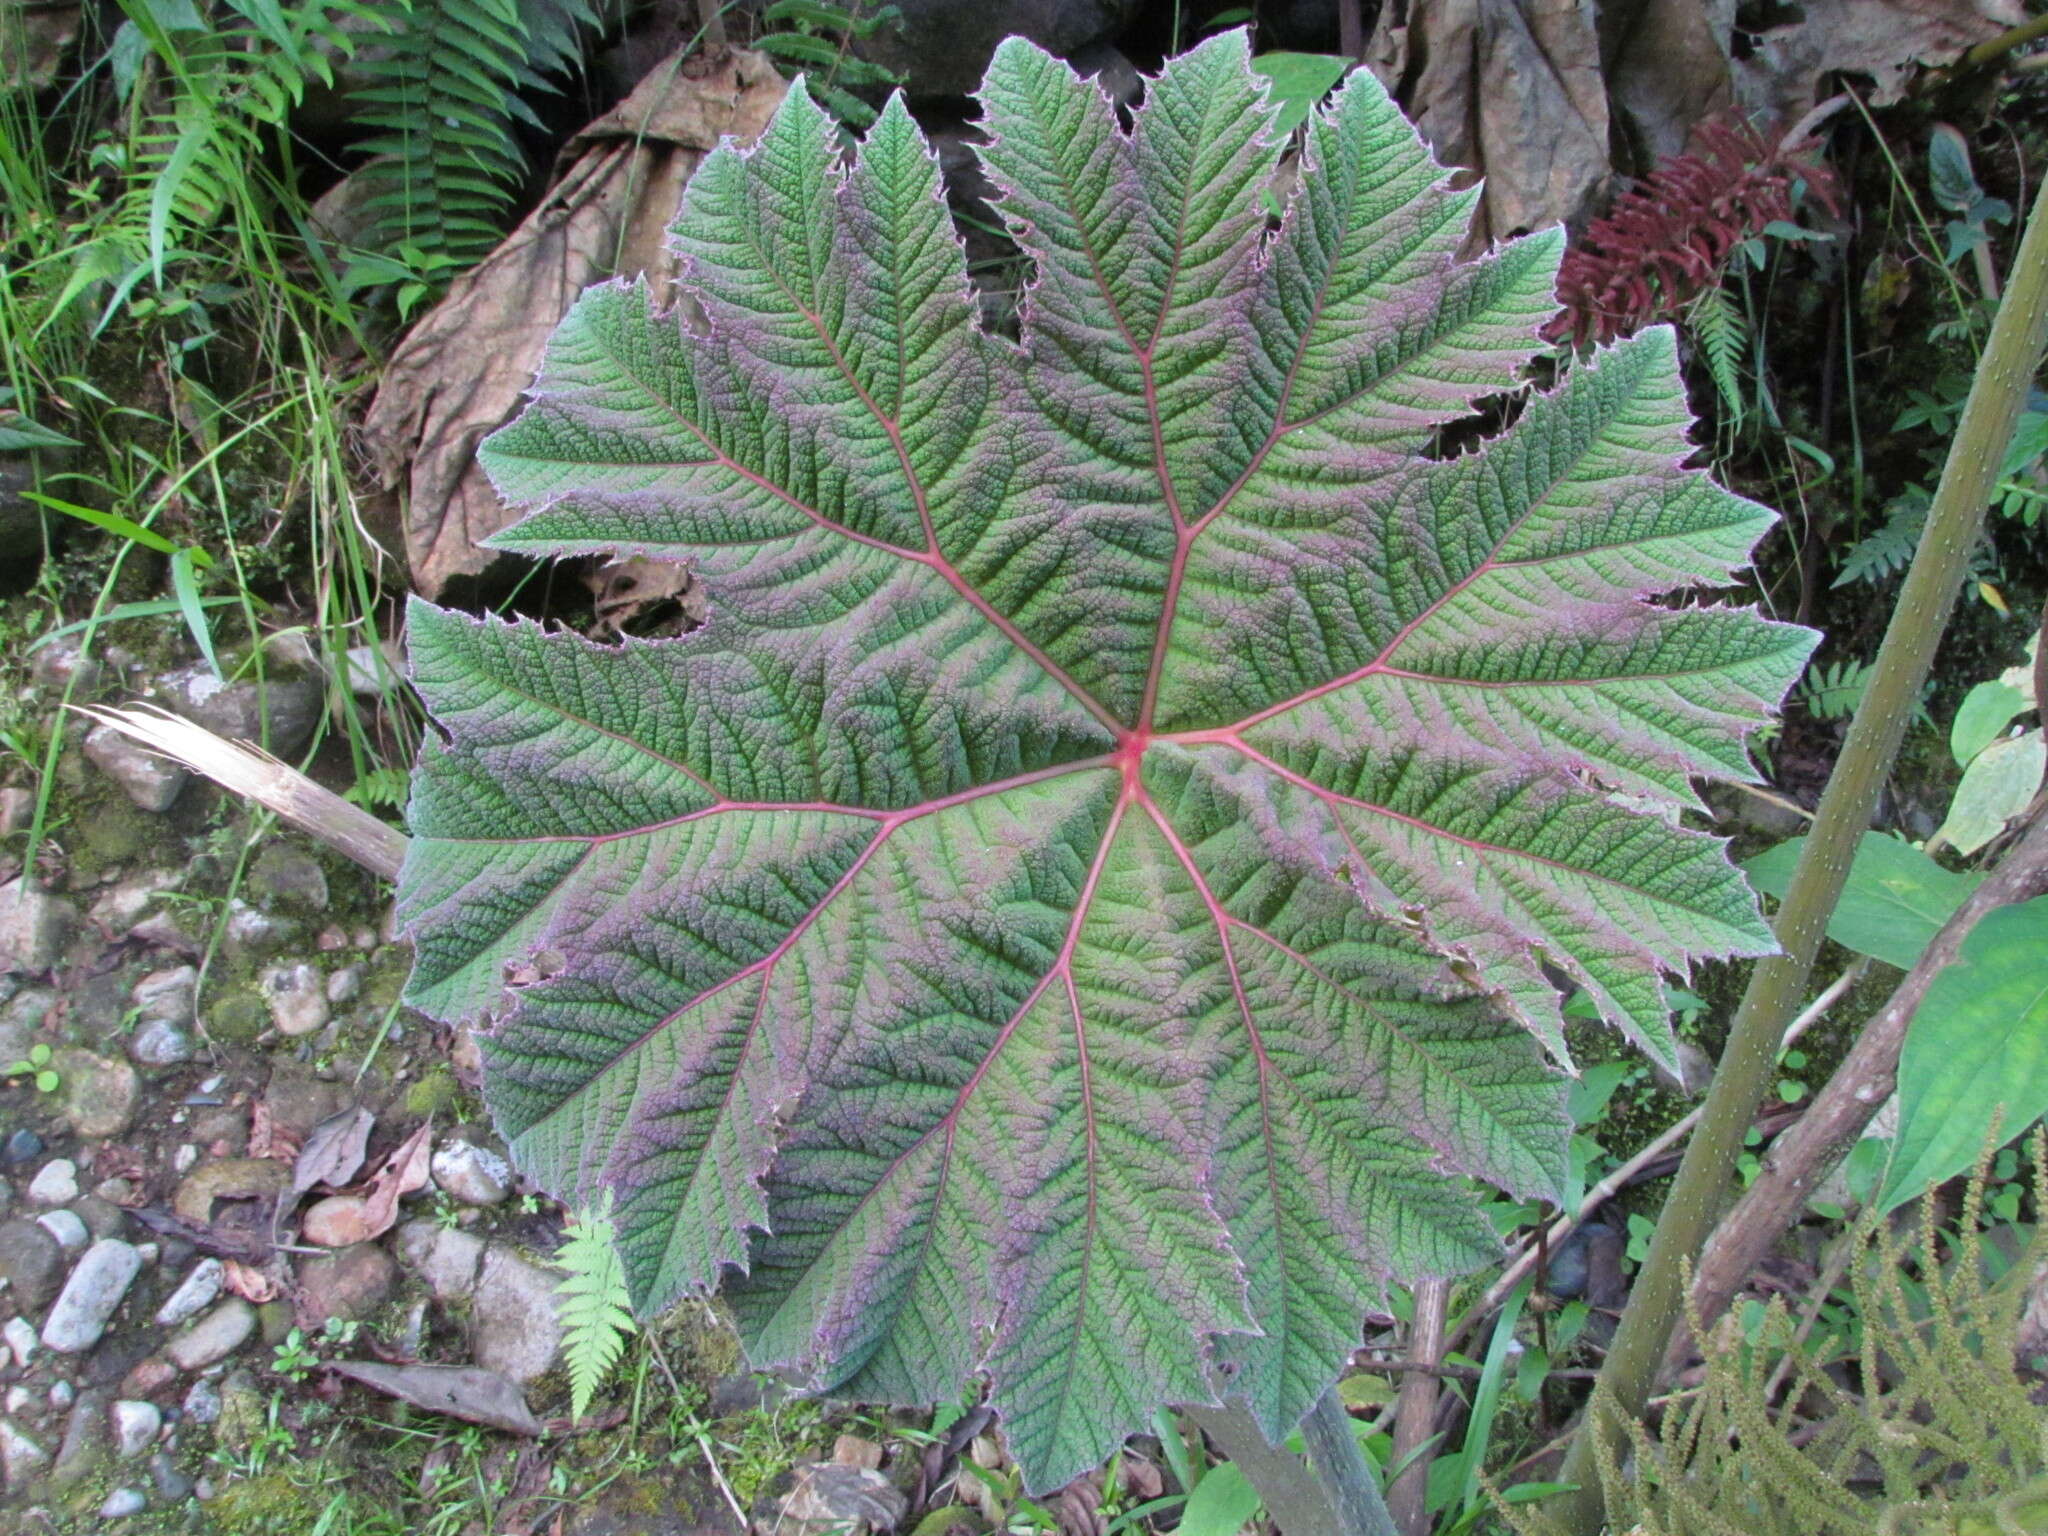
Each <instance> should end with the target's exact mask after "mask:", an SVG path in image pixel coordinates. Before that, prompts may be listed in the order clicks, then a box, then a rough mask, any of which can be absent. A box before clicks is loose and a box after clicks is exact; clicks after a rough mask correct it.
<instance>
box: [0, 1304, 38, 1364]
mask: <svg viewBox="0 0 2048 1536" xmlns="http://www.w3.org/2000/svg"><path fill="white" fill-rule="evenodd" d="M0 1338H4V1339H5V1340H6V1342H7V1348H8V1351H9V1352H10V1353H11V1354H12V1355H13V1356H14V1365H15V1369H17V1370H22V1371H25V1370H27V1369H28V1363H29V1361H30V1360H32V1359H33V1358H34V1357H35V1352H36V1330H35V1325H34V1324H33V1323H31V1322H30V1321H29V1320H28V1319H27V1318H25V1317H10V1318H9V1319H8V1320H7V1326H6V1328H5V1329H0Z"/></svg>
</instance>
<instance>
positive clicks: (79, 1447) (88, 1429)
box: [50, 1387, 114, 1488]
mask: <svg viewBox="0 0 2048 1536" xmlns="http://www.w3.org/2000/svg"><path fill="white" fill-rule="evenodd" d="M113 1396H114V1394H113V1392H112V1391H110V1390H109V1389H107V1388H105V1387H95V1388H92V1389H91V1390H89V1391H85V1392H81V1393H79V1394H78V1400H77V1401H76V1402H74V1403H73V1404H72V1405H71V1416H70V1418H68V1419H66V1420H65V1422H64V1440H63V1443H62V1444H60V1445H59V1446H58V1447H57V1459H56V1461H55V1462H53V1463H52V1464H51V1467H50V1481H51V1482H52V1483H53V1484H55V1485H56V1486H58V1487H60V1488H68V1487H70V1486H72V1485H73V1484H75V1483H80V1482H83V1481H84V1480H85V1479H86V1478H88V1477H90V1476H91V1475H92V1474H93V1473H94V1472H96V1471H97V1470H98V1469H99V1468H100V1467H101V1466H103V1465H104V1464H105V1463H106V1462H107V1461H109V1460H110V1459H112V1457H113V1454H114V1436H113V1432H112V1426H111V1425H110V1424H109V1423H108V1422H107V1407H108V1405H109V1403H110V1402H111V1401H112V1399H113Z"/></svg>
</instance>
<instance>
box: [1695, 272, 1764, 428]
mask: <svg viewBox="0 0 2048 1536" xmlns="http://www.w3.org/2000/svg"><path fill="white" fill-rule="evenodd" d="M1685 326H1686V329H1687V330H1688V331H1690V332H1691V333H1692V338H1693V340H1694V341H1695V342H1697V343H1698V344H1699V349H1700V353H1701V355H1702V356H1703V357H1705V358H1706V360H1707V372H1708V374H1709V375H1710V376H1711V377H1712V378H1713V381H1714V393H1715V394H1716V395H1718V396H1720V399H1721V410H1722V412H1723V414H1724V415H1725V416H1726V418H1727V421H1728V426H1729V429H1730V430H1731V431H1734V432H1740V431H1741V430H1742V421H1743V416H1744V408H1743V399H1742V359H1743V356H1744V354H1746V353H1747V352H1748V351H1749V343H1750V336H1749V319H1748V317H1747V316H1745V315H1744V314H1743V312H1742V311H1741V310H1740V309H1738V308H1737V307H1736V305H1735V302H1734V300H1732V299H1730V298H1729V297H1728V290H1727V289H1725V288H1709V289H1707V290H1706V292H1704V293H1702V294H1701V295H1700V296H1699V297H1698V298H1697V299H1695V300H1693V302H1692V306H1691V307H1690V308H1689V309H1688V310H1687V311H1686V313H1685Z"/></svg>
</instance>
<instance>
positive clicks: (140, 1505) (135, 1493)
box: [100, 1488, 149, 1520]
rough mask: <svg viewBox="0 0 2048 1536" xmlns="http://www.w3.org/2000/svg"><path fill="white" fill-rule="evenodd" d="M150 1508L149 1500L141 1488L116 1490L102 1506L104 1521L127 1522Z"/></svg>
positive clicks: (101, 1512) (101, 1516)
mask: <svg viewBox="0 0 2048 1536" xmlns="http://www.w3.org/2000/svg"><path fill="white" fill-rule="evenodd" d="M147 1508H149V1500H148V1499H147V1498H146V1497H144V1496H143V1492H142V1490H141V1489H140V1488H116V1489H115V1490H114V1491H113V1492H112V1493H110V1494H108V1495H107V1499H106V1502H105V1503H104V1504H102V1505H100V1518H101V1519H102V1520H126V1519H127V1518H128V1517H129V1516H130V1515H139V1514H141V1513H142V1512H143V1511H144V1510H145V1509H147Z"/></svg>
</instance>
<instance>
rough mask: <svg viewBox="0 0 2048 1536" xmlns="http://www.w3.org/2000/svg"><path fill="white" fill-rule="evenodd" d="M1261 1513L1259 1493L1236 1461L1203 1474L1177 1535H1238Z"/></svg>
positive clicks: (1189, 1501)
mask: <svg viewBox="0 0 2048 1536" xmlns="http://www.w3.org/2000/svg"><path fill="white" fill-rule="evenodd" d="M1258 1512H1259V1491H1258V1489H1256V1488H1254V1487H1253V1486H1252V1480H1251V1479H1250V1478H1248V1477H1246V1476H1245V1475H1244V1473H1243V1472H1242V1471H1241V1470H1240V1469H1239V1467H1238V1465H1237V1463H1236V1462H1234V1461H1225V1462H1220V1463H1218V1464H1217V1465H1216V1466H1213V1467H1211V1468H1210V1469H1209V1470H1208V1471H1207V1472H1204V1473H1203V1474H1202V1480H1201V1481H1200V1482H1199V1483H1197V1484H1196V1485H1195V1491H1194V1492H1193V1493H1191V1494H1189V1495H1188V1502H1187V1508H1186V1509H1185V1510H1183V1511H1182V1512H1181V1517H1180V1525H1179V1526H1178V1527H1177V1529H1176V1532H1175V1536H1237V1533H1238V1532H1239V1531H1241V1530H1243V1529H1244V1528H1245V1526H1246V1525H1247V1524H1249V1523H1250V1521H1251V1519H1252V1517H1253V1516H1254V1515H1256V1514H1257V1513H1258Z"/></svg>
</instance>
